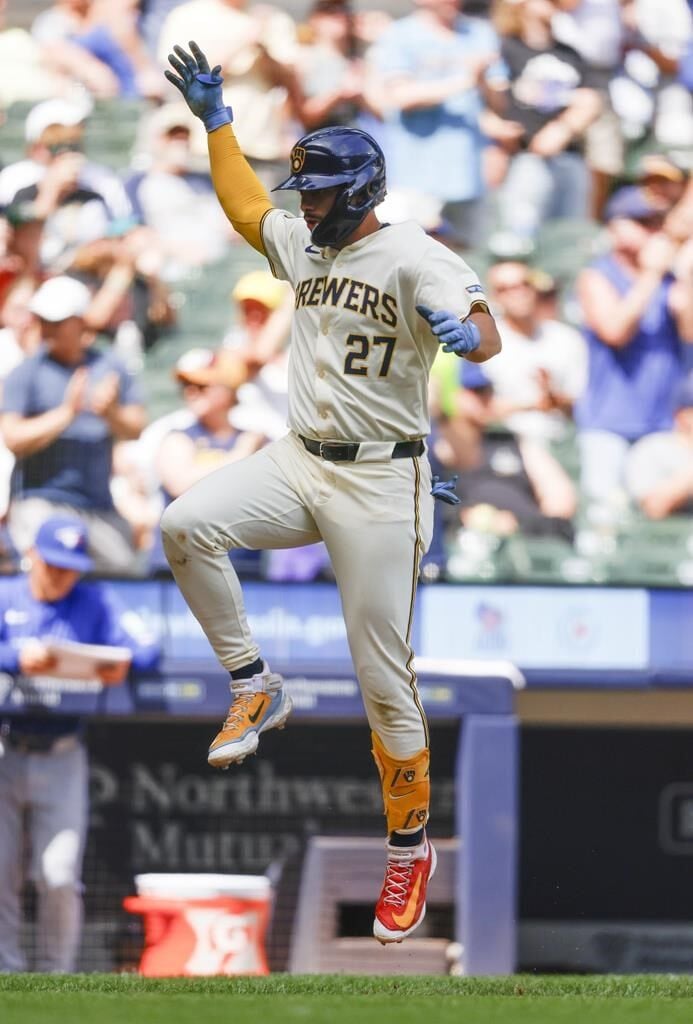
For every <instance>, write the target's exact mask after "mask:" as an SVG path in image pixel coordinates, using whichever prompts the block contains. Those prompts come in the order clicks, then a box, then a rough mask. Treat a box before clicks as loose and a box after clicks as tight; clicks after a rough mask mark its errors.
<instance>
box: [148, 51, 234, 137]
mask: <svg viewBox="0 0 693 1024" xmlns="http://www.w3.org/2000/svg"><path fill="white" fill-rule="evenodd" d="M189 46H190V53H188V52H187V51H186V50H184V49H183V47H182V46H174V47H173V50H174V53H175V56H174V53H169V55H168V62H169V64H170V65H171V67H172V68H173V69H174V70H175V71H177V72H178V74H177V75H174V74H173V71H168V70H167V71H164V75H165V76H166V78H167V79H168V80H169V82H171V84H172V85H175V87H176V89H178V91H179V92H181V93H182V94H183V98H184V99H185V102H186V103H187V104H188V106H189V107H190V110H191V111H192V113H193V114H194V115H195V117H199V118H200V120H201V121H202V122H203V124H204V126H205V128H206V129H207V131H208V132H213V131H214V130H215V128H220V127H221V126H222V125H223V124H231V123H232V121H233V112H232V110H231V107H227V106H225V104H224V97H223V94H222V90H221V86H222V83H223V81H224V79H223V77H222V75H221V64H217V66H216V67H215V68H212V69H211V70H210V67H209V61H208V60H207V58H206V57H205V55H204V53H203V52H202V50H201V49H200V47H199V46H198V45H197V43H193V42H191V43H189Z"/></svg>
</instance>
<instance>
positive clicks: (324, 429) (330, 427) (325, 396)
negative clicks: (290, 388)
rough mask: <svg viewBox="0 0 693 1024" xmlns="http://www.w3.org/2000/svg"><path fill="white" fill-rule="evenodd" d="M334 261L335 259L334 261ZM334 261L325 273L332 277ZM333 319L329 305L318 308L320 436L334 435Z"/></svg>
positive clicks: (316, 391)
mask: <svg viewBox="0 0 693 1024" xmlns="http://www.w3.org/2000/svg"><path fill="white" fill-rule="evenodd" d="M335 262H336V261H335ZM334 265H335V264H334V263H333V264H332V267H331V268H330V271H329V273H328V275H327V280H328V281H330V280H331V279H332V276H333V274H332V271H333V269H334ZM334 319H335V317H334V314H333V312H332V309H331V307H329V306H325V305H323V306H320V307H319V309H318V333H317V340H316V344H315V370H314V374H315V376H314V383H315V411H316V415H317V420H316V425H317V429H318V432H319V434H320V435H321V436H326V437H336V436H337V434H336V430H335V423H334V400H335V396H334V389H333V386H332V375H333V374H334V372H335V367H334V358H335V348H334V346H335V339H334V337H333V334H332V323H333V320H334Z"/></svg>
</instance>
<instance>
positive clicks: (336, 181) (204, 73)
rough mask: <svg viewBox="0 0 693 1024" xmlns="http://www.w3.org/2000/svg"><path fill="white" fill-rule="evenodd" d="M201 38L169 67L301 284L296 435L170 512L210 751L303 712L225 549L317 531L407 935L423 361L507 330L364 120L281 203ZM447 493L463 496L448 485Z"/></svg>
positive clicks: (421, 543)
mask: <svg viewBox="0 0 693 1024" xmlns="http://www.w3.org/2000/svg"><path fill="white" fill-rule="evenodd" d="M189 45H190V52H188V51H186V50H184V49H183V48H182V47H179V46H176V47H174V50H175V53H174V54H171V55H170V56H169V62H170V63H171V66H172V68H173V69H174V70H173V72H172V71H166V76H167V78H168V79H169V81H170V82H172V83H173V84H174V85H175V86H176V87H177V88H178V89H179V90H180V92H181V93H182V94H183V96H184V97H185V99H186V101H187V103H188V106H189V107H190V109H191V110H192V112H193V113H194V114H195V115H196V116H197V117H199V118H201V119H202V121H203V122H204V124H205V127H206V129H207V132H208V143H209V153H210V161H211V169H212V177H213V180H214V186H215V188H216V191H217V195H218V197H219V201H220V203H221V205H222V207H223V209H224V211H225V212H226V215H227V216H228V218H229V220H230V221H231V223H232V224H233V226H234V228H235V229H236V230H237V231H238V232H239V233H240V234H241V235H243V237H244V238H245V239H246V240H247V241H248V242H249V243H250V244H251V245H252V246H253V247H254V248H255V249H257V251H258V252H260V253H262V254H263V255H264V256H266V257H267V260H268V261H269V265H270V268H271V270H272V272H273V273H274V275H275V276H276V277H278V278H281V279H283V280H286V281H289V282H290V283H291V285H292V286H293V288H294V291H295V296H296V301H295V306H296V308H295V313H294V320H293V324H292V335H291V357H290V371H289V373H290V378H289V427H290V429H289V433H288V434H287V435H286V436H285V437H283V438H281V439H280V440H278V441H275V442H273V443H272V444H270V445H268V446H267V447H266V448H264V449H262V450H261V451H259V452H257V453H256V454H255V455H253V456H251V457H250V458H248V459H244V460H241V461H239V462H237V463H235V464H233V465H230V466H228V467H225V468H223V469H220V470H219V471H218V472H216V473H213V474H211V475H210V476H208V477H207V478H206V479H204V480H202V481H201V482H200V483H198V484H197V485H195V486H194V487H192V488H191V489H190V490H189V491H187V492H186V493H185V494H183V495H182V496H181V497H180V498H178V499H177V501H175V502H174V503H173V504H172V505H170V506H169V507H168V509H167V510H166V512H165V513H164V516H163V519H162V524H161V526H162V532H163V541H164V549H165V552H166V556H167V558H168V561H169V563H170V566H171V569H172V571H173V574H174V576H175V578H176V581H177V583H178V585H179V587H180V588H181V591H182V592H183V594H184V596H185V599H186V601H187V602H188V604H189V606H190V608H191V610H192V612H193V614H194V615H195V616H196V618H197V619H198V620H199V622H200V624H201V626H202V628H203V629H204V631H205V633H206V635H207V637H208V638H209V641H210V643H211V644H212V647H213V648H214V651H215V653H216V655H217V657H218V658H219V660H220V662H221V664H222V665H223V666H224V667H225V668H227V669H228V671H229V673H230V675H231V682H230V689H231V695H232V698H233V701H232V704H231V707H230V709H229V713H228V717H227V718H226V721H225V722H224V724H223V726H222V728H221V731H220V732H219V734H218V735H217V736H216V738H215V739H214V740H213V742H212V745H211V747H210V750H209V763H210V764H212V765H214V766H217V767H221V768H225V767H228V766H229V765H230V764H232V763H233V762H239V761H242V760H243V758H245V757H246V756H247V755H248V754H251V753H253V752H254V751H255V750H256V749H257V746H258V738H259V735H260V733H262V732H264V731H265V730H266V729H271V728H281V727H282V726H283V725H284V723H285V722H286V719H287V717H288V715H289V712H290V711H291V702H290V699H289V696H288V694H287V693H286V692H285V690H284V689H283V686H282V678H281V676H279V675H277V674H276V673H274V672H271V671H270V669H269V667H268V665H267V663H266V662H265V661H264V660H263V659H262V657H261V654H260V651H259V649H258V647H257V645H256V644H255V643H254V641H253V638H252V636H251V635H250V632H249V629H248V623H247V620H246V615H245V611H244V607H243V599H242V595H241V590H240V586H239V582H238V578H237V577H236V575H235V573H234V570H233V568H232V566H231V564H230V562H229V559H228V557H227V552H228V550H229V549H230V548H233V547H246V548H282V547H294V546H297V545H301V544H311V543H313V542H315V541H318V540H321V539H322V540H323V541H324V542H325V544H326V546H327V549H328V551H329V554H330V558H331V561H332V566H333V569H334V573H335V577H336V580H337V584H338V587H339V592H340V596H341V600H342V609H343V612H344V618H345V622H346V628H347V636H348V640H349V647H350V650H351V654H352V658H353V662H354V667H355V669H356V673H357V676H358V680H359V683H360V687H361V692H362V695H363V701H364V705H365V708H366V714H367V716H368V721H369V725H370V727H371V731H372V740H373V755H374V758H375V762H376V765H377V768H378V771H379V774H380V778H381V782H382V788H383V800H384V806H385V815H386V820H387V834H388V839H387V867H386V873H385V881H384V884H383V889H382V892H381V895H380V898H379V900H378V903H377V906H376V910H375V922H374V927H373V931H374V935H375V937H376V938H377V939H379V940H380V941H381V942H383V943H387V942H400V941H401V940H402V939H403V938H405V937H406V936H407V935H409V934H411V932H413V931H414V929H415V928H417V927H418V925H419V924H420V923H421V921H422V920H423V917H424V914H425V911H426V886H427V882H428V880H429V878H430V877H431V875H432V874H433V871H434V870H435V863H436V857H435V851H434V849H433V846H432V844H431V843H430V842H429V841H428V840H427V838H426V833H425V825H426V822H427V820H428V808H429V740H428V728H427V725H426V718H425V715H424V711H423V708H422V706H421V701H420V699H419V694H418V691H417V685H416V675H415V673H414V669H413V667H412V663H413V658H414V652H413V650H412V648H411V644H410V634H411V626H412V618H413V613H414V599H415V594H416V583H417V576H418V569H419V560H420V558H421V555H422V554H423V553H424V552H425V551H426V549H427V548H428V544H429V542H430V539H431V529H432V519H433V498H432V497H431V493H432V486H431V472H430V467H429V463H428V460H427V458H426V446H425V443H424V438H425V436H426V434H427V433H428V431H429V422H428V409H427V383H428V373H429V370H430V367H431V364H432V362H433V359H434V357H435V355H436V352H437V349H438V344H439V343H440V342H442V343H443V346H444V349H445V351H448V352H455V353H457V354H458V355H459V356H465V357H466V358H468V359H471V360H472V361H474V362H483V361H484V360H486V359H488V358H489V357H490V356H492V355H495V353H496V352H498V351H499V350H500V340H499V337H498V332H497V330H496V326H495V323H494V321H493V318H492V316H491V315H490V313H489V310H488V306H487V305H486V302H485V299H484V295H483V291H482V288H481V285H480V284H479V281H478V279H477V277H476V276H475V274H474V273H473V272H472V271H471V270H470V269H469V267H468V266H467V265H466V264H465V263H464V262H463V261H462V260H461V259H459V258H458V257H457V256H456V255H454V254H453V253H452V252H451V251H450V250H448V249H447V248H446V247H445V246H443V245H441V244H439V243H438V242H436V241H434V240H432V239H431V238H429V237H428V236H427V235H426V234H425V233H424V231H423V230H422V229H421V228H419V227H418V226H417V225H416V224H414V223H412V222H409V223H404V224H397V225H388V224H381V223H380V222H379V221H378V219H377V217H376V215H375V212H374V207H375V206H376V205H377V204H378V203H380V202H381V201H382V199H383V197H384V195H385V162H384V159H383V154H382V152H381V150H380V148H379V146H378V145H377V143H376V142H375V141H374V140H373V139H372V138H371V137H370V136H369V135H367V134H366V133H365V132H362V131H359V130H357V129H351V128H341V127H340V128H337V127H334V128H322V129H318V130H317V131H314V132H311V133H310V134H308V135H306V136H304V137H303V138H302V139H300V140H299V141H298V142H297V143H296V145H295V146H294V148H293V150H292V152H291V174H290V175H289V177H288V178H286V180H285V181H283V182H282V183H281V184H280V185H278V186H277V188H278V189H295V190H297V191H298V192H299V193H300V201H301V210H302V213H303V216H302V217H296V216H292V215H291V214H290V213H288V212H286V211H284V210H281V209H275V208H274V207H273V206H272V203H271V201H270V199H269V197H268V195H267V193H266V192H265V190H264V188H263V186H262V185H261V183H260V182H259V181H258V179H257V177H256V176H255V174H254V173H253V171H252V169H251V168H250V166H249V165H248V163H247V162H246V160H245V158H244V157H243V155H242V153H241V151H240V149H239V146H238V143H237V141H236V138H235V136H234V132H233V129H232V127H231V122H232V119H233V118H232V112H231V109H230V108H229V107H227V106H225V104H224V100H223V96H222V77H221V74H220V70H221V68H220V67H215V68H214V69H213V70H210V66H209V63H208V61H207V59H206V57H205V55H204V54H203V53H202V51H201V50H200V49H199V47H198V46H197V45H196V44H195V43H190V44H189ZM433 492H434V493H435V492H439V493H442V496H443V497H444V498H448V499H449V498H450V493H449V490H447V489H446V485H445V484H441V483H437V484H434V485H433Z"/></svg>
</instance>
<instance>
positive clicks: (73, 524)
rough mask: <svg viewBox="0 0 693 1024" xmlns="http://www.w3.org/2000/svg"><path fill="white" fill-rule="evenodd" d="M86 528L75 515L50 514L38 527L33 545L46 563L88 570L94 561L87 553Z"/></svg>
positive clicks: (59, 567)
mask: <svg viewBox="0 0 693 1024" xmlns="http://www.w3.org/2000/svg"><path fill="white" fill-rule="evenodd" d="M87 539H88V537H87V528H86V526H85V525H84V523H83V522H82V520H81V519H78V518H77V517H76V516H51V518H50V519H46V521H45V522H44V523H42V524H41V526H40V527H39V531H38V533H37V534H36V539H35V540H34V547H35V548H36V550H37V551H38V553H39V555H40V557H41V558H42V559H43V561H44V562H45V563H46V564H47V565H54V566H55V567H56V568H57V569H75V570H76V571H77V572H89V571H90V570H91V569H92V568H93V566H94V563H93V562H92V560H91V558H90V557H89V555H88V554H87Z"/></svg>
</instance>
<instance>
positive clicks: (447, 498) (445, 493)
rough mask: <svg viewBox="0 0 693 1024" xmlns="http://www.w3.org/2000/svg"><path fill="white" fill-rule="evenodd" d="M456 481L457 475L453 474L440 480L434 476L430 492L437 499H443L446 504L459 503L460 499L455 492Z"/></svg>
mask: <svg viewBox="0 0 693 1024" xmlns="http://www.w3.org/2000/svg"><path fill="white" fill-rule="evenodd" d="M456 483H457V476H453V477H452V478H451V479H450V480H441V479H440V477H439V476H434V477H433V486H432V487H431V494H432V495H433V497H434V498H438V500H439V501H444V502H445V504H446V505H460V504H461V501H460V499H459V498H458V496H457V495H456V494H455V484H456Z"/></svg>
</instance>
